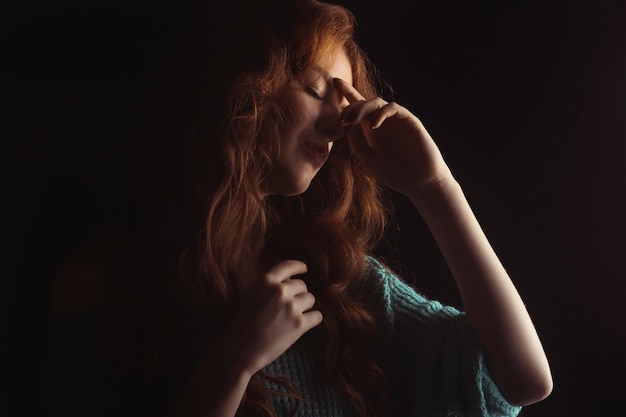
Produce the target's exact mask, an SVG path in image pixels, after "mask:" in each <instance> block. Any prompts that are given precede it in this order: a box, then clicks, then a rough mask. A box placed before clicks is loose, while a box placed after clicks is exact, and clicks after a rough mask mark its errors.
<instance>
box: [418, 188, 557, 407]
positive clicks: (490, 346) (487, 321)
mask: <svg viewBox="0 0 626 417" xmlns="http://www.w3.org/2000/svg"><path fill="white" fill-rule="evenodd" d="M409 198H410V199H411V201H412V202H413V204H414V205H415V207H416V208H417V209H418V211H419V212H420V214H421V215H422V217H423V218H424V220H425V221H426V223H427V224H428V226H429V228H430V230H431V232H432V233H433V235H434V238H435V240H436V241H437V243H438V245H439V247H440V249H441V251H442V253H443V255H444V257H445V259H446V261H447V263H448V265H449V268H450V270H451V272H452V274H453V276H454V278H455V280H456V283H457V286H458V288H459V291H460V294H461V298H462V301H463V307H464V310H465V311H466V313H467V317H468V320H469V321H470V323H471V325H472V326H473V328H474V329H475V332H476V334H477V336H478V338H479V340H480V341H481V343H482V344H483V346H484V348H485V352H486V358H487V366H488V367H489V371H490V373H491V375H492V377H493V378H494V380H495V382H496V384H497V385H498V387H499V388H500V390H501V391H502V393H503V395H504V396H505V398H507V399H508V400H509V401H510V402H511V403H514V404H518V405H527V404H531V403H534V402H536V401H539V400H541V399H543V398H545V396H547V395H548V394H549V392H550V390H551V387H552V385H551V384H552V380H551V375H550V370H549V366H548V362H547V359H546V356H545V353H544V351H543V347H542V345H541V342H540V340H539V337H538V335H537V332H536V330H535V328H534V325H533V323H532V321H531V319H530V316H529V315H528V312H527V310H526V307H525V305H524V303H523V301H522V299H521V297H520V296H519V293H518V292H517V290H516V288H515V286H514V285H513V282H512V281H511V279H510V278H509V275H508V273H507V272H506V270H505V268H504V267H503V265H502V263H501V262H500V260H499V259H498V257H497V255H496V253H495V252H494V250H493V248H492V247H491V245H490V243H489V241H488V240H487V238H486V236H485V234H484V232H483V230H482V228H481V227H480V225H479V223H478V221H477V219H476V217H475V216H474V213H473V212H472V210H471V208H470V206H469V204H468V202H467V200H466V198H465V196H464V194H463V192H462V190H461V187H460V186H459V184H458V183H457V182H456V181H455V180H454V179H453V178H452V177H450V178H449V179H448V180H446V181H443V182H441V183H438V184H437V185H435V186H431V187H430V188H428V189H426V190H425V189H420V190H415V192H413V193H411V195H409Z"/></svg>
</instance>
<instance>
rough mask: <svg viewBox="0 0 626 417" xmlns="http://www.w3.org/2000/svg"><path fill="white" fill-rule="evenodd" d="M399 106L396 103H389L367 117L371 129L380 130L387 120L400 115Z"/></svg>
mask: <svg viewBox="0 0 626 417" xmlns="http://www.w3.org/2000/svg"><path fill="white" fill-rule="evenodd" d="M398 111H399V106H398V105H397V104H396V103H393V102H392V103H387V104H386V105H384V106H382V107H381V108H379V109H377V110H376V111H374V112H372V113H371V114H368V115H367V119H368V120H369V122H370V128H371V129H377V128H379V127H380V126H381V125H382V124H383V122H384V121H385V120H386V119H389V118H391V117H394V116H396V115H397V114H398Z"/></svg>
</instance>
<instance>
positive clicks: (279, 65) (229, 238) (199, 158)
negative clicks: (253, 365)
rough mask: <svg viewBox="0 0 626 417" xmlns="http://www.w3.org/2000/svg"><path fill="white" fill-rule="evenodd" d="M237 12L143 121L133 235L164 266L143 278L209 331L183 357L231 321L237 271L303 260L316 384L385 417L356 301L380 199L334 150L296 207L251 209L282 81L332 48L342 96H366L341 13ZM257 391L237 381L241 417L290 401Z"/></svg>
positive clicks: (205, 29) (215, 23)
mask: <svg viewBox="0 0 626 417" xmlns="http://www.w3.org/2000/svg"><path fill="white" fill-rule="evenodd" d="M245 3H246V5H241V4H240V2H238V1H234V2H223V3H222V2H220V4H218V5H217V6H214V8H213V9H211V10H210V12H208V13H207V14H206V15H205V16H204V18H206V19H208V20H200V21H199V30H198V32H197V33H195V34H194V36H193V37H192V38H190V40H191V41H192V42H189V43H187V44H186V45H187V46H188V48H186V49H185V48H183V49H182V51H183V54H182V55H181V56H180V57H178V58H177V59H176V61H175V62H176V67H175V68H176V71H174V72H173V73H171V74H168V75H166V78H165V79H166V81H168V80H169V81H173V83H172V84H169V86H168V88H169V89H165V90H163V91H164V95H163V96H162V97H161V100H160V101H159V103H161V104H162V105H164V106H165V107H163V108H157V109H155V110H156V111H155V122H156V123H155V125H154V126H153V127H154V128H153V129H152V130H150V131H149V132H148V134H147V135H146V139H148V141H147V147H146V148H145V149H144V153H145V154H146V155H148V156H149V157H148V159H147V160H146V161H147V162H148V164H149V165H148V167H149V168H150V169H149V172H151V175H152V176H151V177H150V179H149V180H150V181H157V182H156V184H158V189H155V188H154V186H153V187H152V189H151V190H148V191H149V195H148V196H147V198H148V200H147V201H149V206H147V209H148V211H150V212H151V213H152V215H151V216H150V217H146V219H147V220H146V222H147V223H146V226H147V227H148V230H152V229H151V228H154V229H155V230H160V234H158V235H156V236H154V235H152V234H150V236H152V237H153V238H155V241H157V242H161V241H163V242H165V241H166V242H168V245H167V246H162V245H156V246H158V247H156V248H153V249H155V251H154V252H153V255H154V254H156V253H159V255H158V260H159V261H160V262H161V263H162V264H163V265H165V267H163V268H161V267H154V268H153V270H152V272H154V273H155V274H158V273H161V275H162V276H163V277H165V278H166V279H167V280H169V284H167V285H164V286H163V288H170V287H171V286H173V288H176V289H177V293H178V294H181V296H182V297H183V300H184V302H183V304H184V305H185V306H187V307H188V309H187V311H186V313H185V314H187V316H186V317H185V318H182V317H181V318H180V319H185V320H188V319H189V318H190V317H191V318H192V320H193V321H194V322H195V323H196V324H197V326H196V327H197V328H202V329H210V334H208V335H205V334H203V335H201V336H200V339H199V341H198V343H197V344H196V345H195V347H194V348H193V349H195V350H197V351H198V352H199V351H201V349H202V347H203V346H205V345H206V344H207V343H210V342H211V338H212V337H216V335H217V334H218V333H219V332H220V330H221V329H222V328H223V326H225V323H227V321H228V319H229V318H230V316H231V315H232V313H233V312H234V311H235V309H236V308H237V305H238V302H239V296H240V292H241V288H240V287H239V285H238V280H237V277H238V276H241V274H244V273H245V268H246V266H247V265H246V261H248V262H249V260H250V259H257V258H259V257H260V258H261V259H265V260H267V261H268V263H269V264H271V263H272V262H273V261H277V260H279V259H285V258H288V257H295V258H298V259H301V260H303V261H305V262H306V263H307V265H308V266H309V272H308V274H307V275H308V277H305V279H306V281H307V285H308V287H309V289H310V291H311V292H312V293H313V294H314V295H315V297H316V300H317V308H319V309H320V310H321V311H322V313H323V314H324V321H323V323H322V325H320V327H319V328H317V329H314V330H313V331H312V333H313V335H315V336H316V337H320V338H321V340H322V341H323V343H324V345H325V346H326V349H325V355H324V359H323V363H322V364H321V366H322V368H323V370H324V373H325V375H326V377H327V378H328V380H329V381H330V383H332V384H333V385H334V386H335V387H336V388H337V389H339V390H340V391H341V392H343V393H344V394H345V395H346V396H347V398H349V400H350V401H351V403H352V404H353V406H354V408H355V410H356V413H357V415H359V416H362V417H364V416H366V415H378V416H383V415H386V414H388V406H389V404H388V399H387V387H386V382H385V378H384V373H383V371H382V369H381V366H380V358H379V357H378V356H377V355H378V352H377V351H376V348H375V346H376V345H377V343H376V340H375V338H376V334H377V320H376V317H375V313H374V312H373V311H370V309H369V307H368V300H367V296H368V294H367V292H366V291H364V290H363V288H364V285H365V284H366V283H365V282H364V280H365V272H366V256H367V255H368V254H369V253H371V251H372V250H373V248H374V246H375V245H376V244H377V243H378V241H379V239H380V238H381V237H382V236H383V233H384V230H385V221H386V217H387V213H386V208H385V205H384V204H383V203H382V199H381V196H382V194H381V191H382V189H381V188H380V187H379V185H378V184H377V182H376V181H375V180H374V179H373V178H371V177H370V176H368V175H367V174H366V173H365V171H364V170H363V168H362V167H361V165H360V163H359V161H358V159H357V158H356V157H355V155H354V154H353V153H352V150H351V148H350V145H349V143H348V141H347V140H345V139H344V140H339V141H337V142H336V143H335V146H334V147H333V150H332V152H331V155H330V158H329V160H328V162H327V163H326V164H325V166H324V167H323V168H322V169H321V170H320V172H319V173H318V175H317V176H316V177H315V178H314V180H313V181H312V183H311V186H310V187H309V189H308V190H307V191H306V192H305V193H303V194H302V195H299V196H295V197H282V196H270V197H267V198H265V199H261V197H260V192H259V191H260V186H261V183H262V181H263V179H264V177H265V176H266V175H267V173H268V172H269V170H270V169H271V167H272V158H271V157H270V155H273V154H275V152H276V151H277V150H279V148H278V138H279V135H280V132H281V129H282V128H283V126H284V125H285V124H286V123H288V122H289V120H290V112H289V109H288V108H286V107H285V105H284V104H283V103H284V100H283V98H284V94H285V91H286V88H287V86H288V85H289V84H290V81H291V80H293V79H294V78H295V77H299V76H300V75H301V74H302V72H303V71H305V70H307V69H308V68H310V67H311V66H313V65H316V64H318V63H319V62H321V61H322V60H323V59H324V58H325V57H328V56H331V54H332V52H334V51H336V50H337V49H338V48H342V49H343V50H344V51H345V52H346V54H347V56H348V58H349V60H350V62H351V65H352V73H353V84H354V86H355V87H356V88H357V89H358V90H359V91H360V92H361V93H362V94H364V96H365V97H373V96H375V95H377V94H378V93H377V88H376V80H377V79H376V78H375V74H376V73H375V70H374V67H373V66H372V65H371V63H370V62H369V61H368V59H367V56H366V55H365V54H364V53H363V52H362V50H361V49H360V48H359V46H358V45H357V44H356V42H355V40H354V30H355V21H354V16H353V15H352V14H351V13H350V12H349V11H348V10H346V9H345V8H343V7H340V6H338V5H333V4H326V3H321V2H318V1H315V0H297V1H296V0H268V1H251V2H245ZM224 21H225V22H237V23H238V25H237V26H235V25H232V24H229V23H226V24H224V23H223V22H224ZM220 22H221V23H220ZM190 52H191V53H190ZM189 58H191V60H189ZM190 68H193V73H190V72H189V70H190ZM177 71H182V72H177ZM187 80H189V81H192V82H190V83H188V84H186V85H185V84H184V83H183V84H181V82H184V81H187ZM172 87H175V88H173V89H171V88H172ZM172 105H174V106H175V108H172V107H171V106H172ZM150 155H152V157H150ZM159 155H160V157H159ZM161 158H165V159H161ZM168 164H171V165H170V166H168ZM155 175H156V176H155ZM144 230H146V229H145V228H144ZM190 236H191V237H192V239H191V241H189V237H190ZM159 265H160V264H159ZM172 265H175V266H176V268H173V267H172ZM172 278H175V279H172ZM150 285H152V284H150ZM168 291H170V290H168ZM164 292H165V291H164ZM158 302H159V299H158V297H156V299H155V303H158ZM157 305H158V304H155V307H154V310H159V309H158V308H157V307H156V306H157ZM161 311H162V310H161ZM157 322H158V320H157ZM162 323H165V319H164V321H162ZM170 324H171V326H170V330H172V329H174V328H175V327H176V326H175V325H174V324H172V323H170ZM163 326H165V325H163ZM264 378H270V377H269V376H266V375H263V374H262V373H259V374H257V375H256V376H255V377H254V378H253V380H252V381H251V382H250V384H249V386H248V389H247V391H246V395H245V397H244V401H243V403H242V409H246V410H249V411H252V410H256V412H257V413H258V414H260V415H263V416H267V417H274V416H275V413H274V411H273V410H272V408H271V405H270V400H269V398H270V395H290V396H294V397H297V396H298V393H297V391H296V390H295V389H294V387H292V386H291V385H290V383H289V381H286V380H282V379H280V378H278V379H276V378H273V380H274V382H277V383H279V384H280V385H283V386H284V387H286V388H287V393H286V394H285V393H284V392H282V391H281V392H280V393H276V392H270V391H269V390H268V388H266V386H265V384H263V382H262V381H263V379H264ZM294 413H295V410H294Z"/></svg>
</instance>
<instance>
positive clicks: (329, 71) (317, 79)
mask: <svg viewBox="0 0 626 417" xmlns="http://www.w3.org/2000/svg"><path fill="white" fill-rule="evenodd" d="M333 78H341V79H343V80H345V81H347V82H349V83H350V84H352V69H351V65H350V61H349V60H348V57H347V55H346V53H345V52H344V51H343V49H340V50H339V51H338V52H337V53H336V54H335V55H334V56H333V57H331V58H330V59H329V60H327V61H325V63H324V64H323V65H322V64H321V63H320V64H319V65H316V66H314V67H313V68H312V69H311V70H309V71H307V72H305V73H304V74H303V75H302V79H301V80H300V79H298V80H294V81H293V82H292V83H291V85H290V88H289V89H288V91H287V95H286V105H287V106H288V107H289V108H290V109H291V112H292V114H293V119H291V120H292V121H291V122H290V123H287V124H286V126H285V128H284V129H283V131H282V137H281V138H280V152H279V154H278V155H276V157H275V160H274V166H273V167H272V170H271V171H270V173H269V175H268V177H267V178H266V180H265V182H264V184H263V185H264V194H265V195H270V194H278V195H285V196H289V195H298V194H301V193H303V192H305V191H306V190H307V188H309V185H310V184H311V181H312V180H313V178H314V177H315V175H316V174H317V172H318V171H319V170H320V168H321V167H322V165H324V163H325V162H326V160H327V159H328V154H329V153H330V150H331V148H332V147H333V141H334V140H336V139H339V138H340V137H342V136H343V135H344V129H343V127H342V126H341V124H340V113H341V110H342V109H343V108H344V107H346V106H347V105H348V101H347V100H346V99H345V97H343V96H341V95H340V94H339V93H338V92H337V90H336V89H335V87H334V85H333Z"/></svg>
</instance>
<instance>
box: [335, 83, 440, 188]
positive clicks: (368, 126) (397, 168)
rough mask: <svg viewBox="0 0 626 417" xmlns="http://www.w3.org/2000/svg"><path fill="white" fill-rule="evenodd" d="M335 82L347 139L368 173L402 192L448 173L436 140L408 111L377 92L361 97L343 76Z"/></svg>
mask: <svg viewBox="0 0 626 417" xmlns="http://www.w3.org/2000/svg"><path fill="white" fill-rule="evenodd" d="M334 82H335V87H336V88H337V91H338V92H339V94H341V95H343V96H344V97H345V98H346V99H347V100H348V103H349V104H348V106H346V107H345V108H344V109H343V111H342V114H341V117H342V119H341V120H342V124H343V125H344V126H345V127H346V129H347V137H348V140H349V141H350V144H351V146H352V148H353V150H354V151H355V153H356V155H357V157H358V158H359V160H360V161H361V163H362V164H363V165H364V166H365V168H366V170H367V171H368V172H369V173H370V174H371V175H373V176H375V177H376V178H377V179H378V180H379V181H380V182H381V183H383V184H384V185H386V186H388V187H389V188H391V189H393V190H395V191H398V192H401V193H403V194H405V195H411V194H414V193H416V192H419V191H420V190H421V189H423V188H425V187H427V186H429V185H436V184H438V183H440V182H441V181H443V180H447V179H450V178H451V177H452V174H451V173H450V170H449V169H448V166H447V165H446V163H445V161H444V160H443V157H442V156H441V153H440V152H439V149H438V147H437V145H436V144H435V142H434V141H433V139H432V138H431V137H430V135H429V134H428V132H427V131H426V128H424V125H422V122H421V121H420V120H419V119H418V118H417V117H416V116H415V115H413V114H412V113H411V112H410V111H409V110H407V109H406V108H405V107H402V106H401V105H399V104H397V103H394V102H387V101H385V100H383V99H382V98H380V97H376V98H372V99H369V100H366V99H365V98H364V97H363V96H362V95H361V93H359V92H358V91H357V90H356V89H355V88H354V87H353V86H351V85H350V84H349V83H347V82H345V81H344V80H341V79H339V78H335V79H334Z"/></svg>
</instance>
